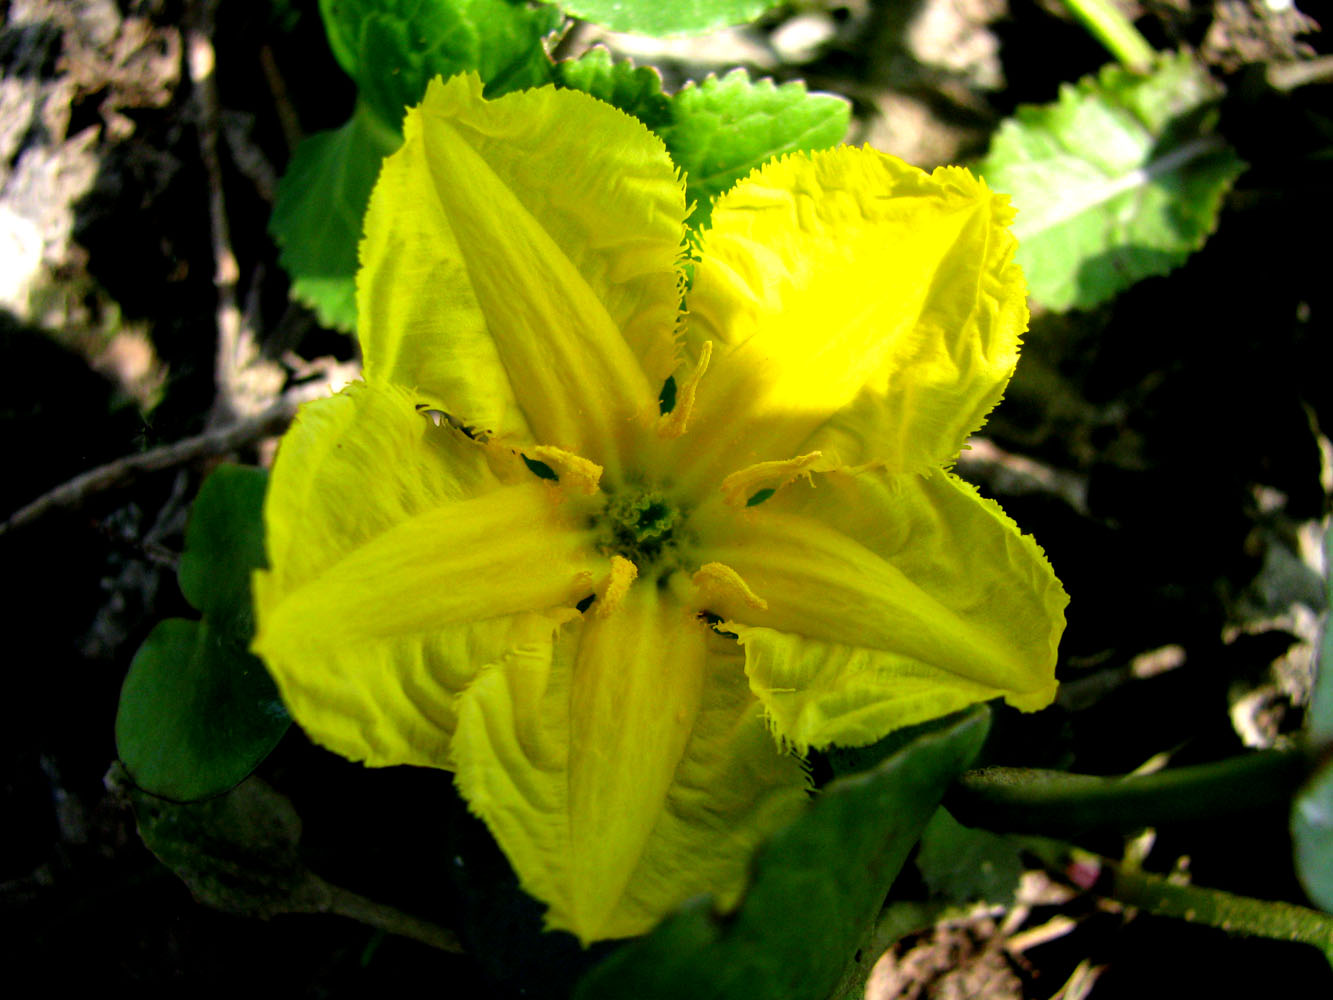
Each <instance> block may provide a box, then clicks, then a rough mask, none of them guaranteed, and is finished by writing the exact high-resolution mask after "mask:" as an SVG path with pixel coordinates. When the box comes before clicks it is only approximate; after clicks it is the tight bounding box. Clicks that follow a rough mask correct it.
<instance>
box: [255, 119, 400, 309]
mask: <svg viewBox="0 0 1333 1000" xmlns="http://www.w3.org/2000/svg"><path fill="white" fill-rule="evenodd" d="M401 144H402V136H401V135H400V134H399V133H398V132H397V131H396V130H395V129H393V128H390V127H389V126H388V125H387V124H386V123H384V122H381V121H379V120H378V119H377V117H376V115H375V112H373V111H371V110H370V108H369V107H368V106H367V105H364V104H362V105H359V106H358V107H357V110H356V113H355V114H354V115H352V117H351V118H350V119H349V120H348V121H347V124H345V125H343V126H342V128H338V129H334V130H332V131H328V132H319V133H316V134H315V135H312V136H310V137H309V138H308V139H306V140H305V141H304V142H302V143H301V145H300V146H298V147H297V149H296V152H295V153H294V154H293V156H292V161H291V163H290V164H289V165H288V167H287V172H286V173H285V174H283V177H282V180H281V182H279V184H278V194H277V198H276V200H275V201H274V204H273V215H272V218H271V219H270V221H269V231H270V232H271V233H272V234H273V237H274V239H275V240H277V243H278V246H279V247H280V248H281V250H282V256H281V261H282V266H283V267H285V268H286V269H287V273H288V274H290V275H291V276H292V295H293V297H295V298H297V299H299V300H300V301H301V302H304V303H305V304H306V305H308V306H310V308H312V309H314V310H315V315H316V316H318V317H319V321H320V322H321V323H323V324H324V325H325V326H327V327H331V328H333V329H335V330H342V331H344V332H345V333H350V332H352V330H354V329H355V328H356V268H357V259H356V248H357V245H358V244H359V243H360V241H361V219H362V217H363V216H364V215H365V214H366V205H367V203H368V202H369V201H370V190H371V188H373V187H374V186H375V178H376V177H377V176H378V175H379V170H380V163H381V162H382V161H383V159H384V157H386V156H388V155H389V154H390V153H392V152H393V151H394V150H395V149H397V148H398V147H399V146H400V145H401Z"/></svg>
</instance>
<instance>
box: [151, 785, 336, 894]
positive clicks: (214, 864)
mask: <svg viewBox="0 0 1333 1000" xmlns="http://www.w3.org/2000/svg"><path fill="white" fill-rule="evenodd" d="M130 796H131V799H132V801H133V802H134V812H135V817H136V819H137V820H138V826H139V836H140V837H142V838H143V842H144V844H145V845H146V846H147V847H148V849H149V850H150V851H152V852H153V854H154V855H155V856H156V857H157V859H158V860H159V861H161V862H162V863H163V864H164V865H166V866H167V867H168V868H170V869H171V870H172V871H173V872H175V873H176V874H177V875H179V876H180V877H181V879H182V880H183V881H184V882H185V884H186V885H188V886H189V887H190V891H191V892H192V893H193V894H194V897H195V899H197V900H199V901H200V902H201V903H205V904H207V905H208V906H212V907H215V908H217V909H219V910H224V911H226V912H228V913H239V914H244V915H246V916H252V917H263V918H268V917H273V916H276V915H277V914H279V913H291V912H303V911H319V910H321V909H323V910H327V909H328V898H329V895H330V893H329V890H328V886H327V884H326V883H324V882H323V881H322V880H320V879H319V878H318V876H316V875H314V874H313V873H312V872H311V871H310V870H309V869H308V868H306V866H305V864H304V862H303V861H302V860H301V857H300V853H299V851H298V845H299V841H300V839H301V820H300V817H298V816H297V815H296V810H294V809H293V808H292V804H291V802H289V801H288V800H287V799H286V798H285V797H284V796H283V795H281V794H280V793H278V792H277V791H275V790H274V789H273V788H271V787H270V786H268V785H266V784H265V783H264V782H262V781H261V780H260V779H259V778H257V777H256V778H250V779H248V780H247V781H244V782H242V783H241V784H239V785H237V786H236V787H235V788H233V789H232V790H231V791H230V792H228V793H227V794H225V795H220V796H218V797H216V798H213V799H209V800H208V801H207V802H190V803H184V804H181V803H175V802H165V801H163V800H162V799H160V798H156V797H154V796H152V795H145V794H144V793H143V792H141V791H135V790H133V789H132V790H131V791H130Z"/></svg>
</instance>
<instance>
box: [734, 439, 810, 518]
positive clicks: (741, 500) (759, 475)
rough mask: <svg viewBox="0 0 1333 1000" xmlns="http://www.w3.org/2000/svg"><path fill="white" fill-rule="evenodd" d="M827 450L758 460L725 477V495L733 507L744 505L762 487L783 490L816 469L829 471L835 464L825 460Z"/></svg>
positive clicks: (808, 475)
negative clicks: (770, 459)
mask: <svg viewBox="0 0 1333 1000" xmlns="http://www.w3.org/2000/svg"><path fill="white" fill-rule="evenodd" d="M823 457H824V453H823V452H820V451H812V452H810V453H809V454H808V455H798V456H797V457H796V458H787V459H782V460H780V461H774V462H756V463H755V464H754V465H749V466H746V467H745V468H744V469H741V470H740V471H738V472H733V473H732V474H731V475H729V476H728V477H727V478H726V479H724V480H722V496H723V497H724V498H725V500H726V501H727V503H729V504H730V505H731V506H733V507H740V506H743V505H744V504H745V503H746V501H748V500H749V499H750V497H752V496H754V495H755V494H756V493H758V492H759V491H760V490H762V489H772V490H780V489H782V487H784V486H786V485H787V484H788V483H790V482H792V481H793V480H794V479H797V478H799V477H800V476H805V477H806V478H807V479H808V478H810V473H812V472H825V471H827V470H828V469H830V468H832V463H827V462H821V461H820V460H821V459H822V458H823Z"/></svg>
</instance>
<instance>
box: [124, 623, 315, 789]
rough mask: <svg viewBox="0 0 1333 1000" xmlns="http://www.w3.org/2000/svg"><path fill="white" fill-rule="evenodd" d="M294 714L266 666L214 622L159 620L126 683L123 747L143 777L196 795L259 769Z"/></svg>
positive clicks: (145, 785) (138, 780)
mask: <svg viewBox="0 0 1333 1000" xmlns="http://www.w3.org/2000/svg"><path fill="white" fill-rule="evenodd" d="M290 722H291V719H290V718H289V717H288V715H287V712H286V710H285V709H284V708H283V705H282V701H281V700H280V699H279V697H278V692H277V690H276V689H275V688H274V686H273V681H272V680H271V679H270V677H269V675H268V672H267V671H266V670H265V669H264V665H263V664H262V663H261V662H260V661H259V660H257V659H255V658H254V657H253V656H251V655H250V654H249V653H247V652H246V650H245V647H244V646H243V645H240V644H238V643H237V642H235V641H234V640H233V639H231V638H229V637H227V636H225V635H223V634H221V633H219V632H218V631H217V630H216V629H214V628H211V627H210V626H209V624H208V622H207V621H201V622H192V621H186V620H185V619H183V618H169V619H167V620H166V621H164V622H159V623H158V624H157V627H156V628H154V629H153V631H152V632H150V633H149V635H148V638H147V639H145V640H144V643H143V645H142V646H140V647H139V652H138V653H136V654H135V656H134V662H133V663H132V664H131V665H130V671H129V673H128V674H127V675H126V677H125V683H124V684H123V685H122V687H121V689H120V709H119V710H118V711H117V712H116V748H117V750H118V752H119V754H120V759H121V760H122V761H124V763H125V768H126V770H128V771H129V772H130V776H131V777H133V779H134V782H135V784H137V785H138V786H139V787H140V788H142V789H144V790H146V791H149V792H151V793H152V794H154V795H158V796H161V797H162V798H166V799H172V800H174V801H177V802H191V801H194V800H196V799H203V798H208V797H209V796H211V795H217V794H219V793H220V792H225V791H226V790H227V789H228V788H231V787H232V786H233V785H235V784H236V783H237V782H238V781H241V780H242V779H243V778H245V776H246V775H247V774H249V773H250V772H251V771H253V770H254V769H255V767H256V765H258V764H259V762H260V761H262V760H263V759H264V758H265V757H267V756H268V753H269V751H270V750H272V749H273V747H274V746H275V745H276V744H277V742H278V740H279V739H280V738H281V736H282V734H283V733H284V732H286V731H287V726H288V725H289V724H290Z"/></svg>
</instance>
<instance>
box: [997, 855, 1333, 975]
mask: <svg viewBox="0 0 1333 1000" xmlns="http://www.w3.org/2000/svg"><path fill="white" fill-rule="evenodd" d="M1023 844H1024V846H1025V847H1026V848H1027V849H1028V850H1030V851H1031V852H1032V853H1033V854H1035V855H1036V856H1037V857H1038V858H1040V859H1041V862H1042V864H1044V865H1046V866H1047V867H1048V868H1049V869H1050V870H1051V871H1052V872H1063V871H1068V870H1069V868H1070V866H1071V865H1077V866H1079V867H1080V868H1083V869H1084V870H1090V871H1092V872H1095V873H1096V881H1095V882H1094V883H1093V884H1092V885H1091V891H1092V892H1094V893H1096V894H1097V895H1099V896H1104V897H1106V898H1108V899H1113V900H1115V901H1116V902H1118V903H1122V904H1124V905H1125V906H1130V907H1134V908H1136V909H1139V910H1144V911H1146V912H1148V913H1152V914H1155V915H1157V916H1161V917H1173V918H1176V919H1178V920H1185V921H1187V922H1189V923H1194V924H1203V925H1204V926H1206V927H1216V928H1217V929H1218V930H1222V931H1226V932H1227V933H1229V934H1248V935H1252V936H1254V937H1264V938H1271V939H1273V940H1276V941H1298V942H1301V943H1303V944H1312V945H1314V946H1315V947H1316V948H1318V949H1319V950H1320V951H1322V952H1323V953H1324V955H1325V957H1326V958H1328V960H1329V962H1330V964H1333V916H1329V915H1328V914H1327V913H1320V912H1319V911H1318V910H1312V909H1308V908H1307V907H1304V906H1296V905H1294V904H1292V903H1282V902H1278V901H1275V900H1269V899H1255V898H1253V897H1252V896H1238V895H1236V894H1235V893H1230V892H1224V891H1223V890H1221V889H1208V888H1204V887H1203V886H1197V885H1181V884H1179V883H1177V882H1176V881H1175V880H1174V879H1172V878H1168V877H1167V876H1163V875H1154V874H1152V873H1150V872H1145V871H1141V870H1138V869H1137V868H1134V867H1132V866H1129V865H1122V864H1117V863H1116V862H1114V861H1111V860H1110V859H1108V858H1104V857H1101V856H1099V855H1096V854H1090V853H1088V852H1087V851H1082V850H1079V849H1078V848H1076V847H1070V846H1069V845H1068V844H1062V843H1059V842H1057V841H1053V840H1048V839H1046V838H1044V837H1032V838H1023Z"/></svg>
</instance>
